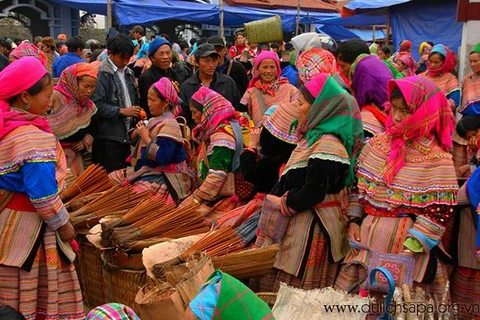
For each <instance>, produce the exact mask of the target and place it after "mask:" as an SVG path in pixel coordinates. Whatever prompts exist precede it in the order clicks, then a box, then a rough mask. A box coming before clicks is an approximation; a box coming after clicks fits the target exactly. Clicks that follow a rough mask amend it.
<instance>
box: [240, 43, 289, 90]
mask: <svg viewBox="0 0 480 320" xmlns="http://www.w3.org/2000/svg"><path fill="white" fill-rule="evenodd" d="M268 59H271V60H273V61H275V64H276V65H277V79H279V78H280V76H281V74H282V68H281V67H280V59H278V55H277V54H276V53H275V52H271V51H262V52H261V53H260V54H259V55H258V56H257V57H256V58H255V65H254V66H253V78H252V80H250V83H249V85H248V87H249V88H251V87H253V86H254V85H255V82H257V81H258V80H259V79H260V76H259V74H258V68H259V67H260V64H261V63H262V62H263V61H265V60H268Z"/></svg>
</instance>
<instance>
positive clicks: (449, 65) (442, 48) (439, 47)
mask: <svg viewBox="0 0 480 320" xmlns="http://www.w3.org/2000/svg"><path fill="white" fill-rule="evenodd" d="M435 53H439V54H441V55H442V56H443V57H444V58H445V61H444V62H443V64H442V66H441V67H440V68H438V69H432V67H431V66H430V62H429V61H428V60H427V70H428V71H427V73H428V75H429V76H431V77H435V76H438V75H442V74H444V73H447V72H451V71H452V70H453V69H454V68H455V66H456V65H457V60H458V59H457V56H456V55H455V53H454V52H453V51H452V50H450V48H449V47H447V46H446V45H443V44H436V45H435V46H434V47H433V49H432V51H430V54H429V55H428V57H431V56H432V55H433V54H435Z"/></svg>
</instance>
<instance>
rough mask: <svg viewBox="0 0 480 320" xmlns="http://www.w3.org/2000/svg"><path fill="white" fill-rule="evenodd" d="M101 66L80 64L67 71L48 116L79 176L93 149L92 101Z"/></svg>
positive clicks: (60, 81) (94, 110) (93, 107)
mask: <svg viewBox="0 0 480 320" xmlns="http://www.w3.org/2000/svg"><path fill="white" fill-rule="evenodd" d="M97 74H98V66H97V65H96V64H89V63H77V64H74V65H72V66H70V67H68V68H66V69H65V70H64V71H63V72H62V74H61V76H60V79H59V81H58V84H57V85H56V86H55V88H54V91H53V96H52V101H53V104H52V109H51V110H50V112H49V114H48V115H47V120H48V123H49V124H50V128H52V131H53V134H54V135H55V136H56V137H57V138H58V140H60V144H61V145H62V147H63V150H64V151H65V156H66V158H67V165H68V167H69V168H71V169H72V171H73V173H74V174H75V175H76V176H78V175H80V174H81V173H82V172H83V171H84V167H83V153H84V152H85V151H87V150H89V149H90V148H91V147H92V143H93V137H92V135H91V134H90V128H89V126H90V122H91V119H92V116H93V115H95V113H96V112H97V107H96V106H95V104H94V103H93V101H92V100H90V97H91V96H92V94H93V93H94V92H95V86H96V84H97Z"/></svg>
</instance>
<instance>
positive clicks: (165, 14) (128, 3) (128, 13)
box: [115, 0, 219, 26]
mask: <svg viewBox="0 0 480 320" xmlns="http://www.w3.org/2000/svg"><path fill="white" fill-rule="evenodd" d="M115 14H116V16H117V19H118V23H119V24H120V25H122V26H124V25H125V26H129V25H134V24H148V23H154V22H160V21H165V20H171V19H175V20H183V21H188V22H199V23H205V24H218V21H219V14H218V8H217V7H216V6H214V5H210V4H203V3H196V2H188V1H177V0H168V1H167V0H117V1H116V4H115Z"/></svg>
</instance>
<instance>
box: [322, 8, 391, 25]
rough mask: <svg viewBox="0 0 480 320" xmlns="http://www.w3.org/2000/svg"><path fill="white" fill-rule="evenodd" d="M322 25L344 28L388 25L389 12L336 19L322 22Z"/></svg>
mask: <svg viewBox="0 0 480 320" xmlns="http://www.w3.org/2000/svg"><path fill="white" fill-rule="evenodd" d="M322 24H330V25H341V26H344V27H363V26H373V25H386V24H387V10H386V9H378V10H372V11H369V12H365V13H359V14H356V15H354V16H351V17H347V18H341V17H336V18H332V19H326V20H323V21H322Z"/></svg>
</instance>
